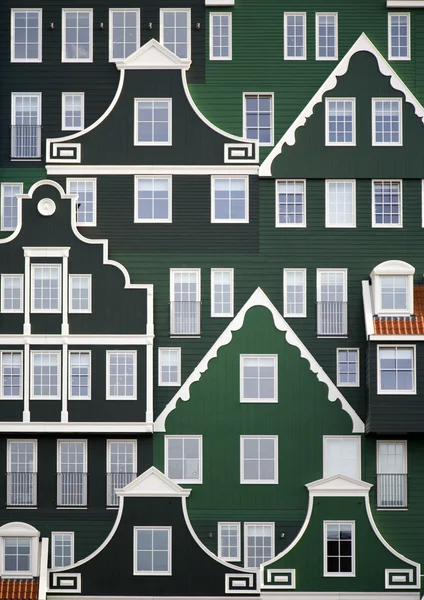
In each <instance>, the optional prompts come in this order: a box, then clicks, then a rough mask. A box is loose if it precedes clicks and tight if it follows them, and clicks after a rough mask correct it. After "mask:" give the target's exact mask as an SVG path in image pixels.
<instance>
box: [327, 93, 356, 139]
mask: <svg viewBox="0 0 424 600" xmlns="http://www.w3.org/2000/svg"><path fill="white" fill-rule="evenodd" d="M354 110H355V109H354V102H353V100H343V99H338V100H332V99H331V100H330V99H327V103H326V111H327V112H326V118H327V144H334V145H342V144H349V145H353V144H354V143H355V132H354Z"/></svg>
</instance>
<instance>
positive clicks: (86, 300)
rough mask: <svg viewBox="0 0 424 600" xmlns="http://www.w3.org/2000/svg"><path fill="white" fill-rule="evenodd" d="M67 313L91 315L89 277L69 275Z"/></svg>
mask: <svg viewBox="0 0 424 600" xmlns="http://www.w3.org/2000/svg"><path fill="white" fill-rule="evenodd" d="M69 312H70V313H91V275H69Z"/></svg>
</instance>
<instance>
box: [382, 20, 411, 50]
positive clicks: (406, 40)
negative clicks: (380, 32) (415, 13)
mask: <svg viewBox="0 0 424 600" xmlns="http://www.w3.org/2000/svg"><path fill="white" fill-rule="evenodd" d="M388 18H389V24H388V36H387V38H388V46H389V60H410V59H411V33H410V28H411V16H410V14H409V13H389V15H388Z"/></svg>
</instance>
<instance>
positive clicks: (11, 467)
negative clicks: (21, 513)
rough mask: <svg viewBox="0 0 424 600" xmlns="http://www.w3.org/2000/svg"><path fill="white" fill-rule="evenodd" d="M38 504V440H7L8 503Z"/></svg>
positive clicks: (11, 504)
mask: <svg viewBox="0 0 424 600" xmlns="http://www.w3.org/2000/svg"><path fill="white" fill-rule="evenodd" d="M36 504H37V442H36V441H35V440H8V442H7V505H8V506H35V505H36Z"/></svg>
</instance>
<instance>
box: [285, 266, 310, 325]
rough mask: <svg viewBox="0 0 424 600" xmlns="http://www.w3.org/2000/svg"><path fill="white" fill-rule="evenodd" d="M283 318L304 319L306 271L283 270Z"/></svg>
mask: <svg viewBox="0 0 424 600" xmlns="http://www.w3.org/2000/svg"><path fill="white" fill-rule="evenodd" d="M284 316H285V317H306V269H284Z"/></svg>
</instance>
